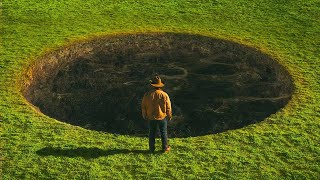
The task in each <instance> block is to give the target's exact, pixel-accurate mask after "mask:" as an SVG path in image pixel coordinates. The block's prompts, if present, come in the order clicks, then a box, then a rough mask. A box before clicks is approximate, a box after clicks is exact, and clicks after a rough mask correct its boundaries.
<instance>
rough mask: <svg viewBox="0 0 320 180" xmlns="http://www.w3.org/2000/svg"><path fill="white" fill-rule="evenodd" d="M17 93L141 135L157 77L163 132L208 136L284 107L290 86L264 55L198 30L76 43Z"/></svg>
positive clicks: (84, 121)
mask: <svg viewBox="0 0 320 180" xmlns="http://www.w3.org/2000/svg"><path fill="white" fill-rule="evenodd" d="M26 74H27V75H26V79H27V80H26V81H24V87H23V94H24V96H25V97H26V99H27V100H29V101H30V102H31V103H32V104H33V105H35V106H37V107H38V108H39V109H40V110H41V111H42V112H43V113H44V114H47V115H48V116H50V117H53V118H56V119H58V120H60V121H63V122H67V123H70V124H73V125H78V126H82V127H84V128H87V129H92V130H98V131H107V132H111V133H119V134H130V135H143V134H147V124H146V122H144V120H143V119H142V118H141V108H140V106H141V100H142V97H143V95H144V93H145V92H146V91H149V90H150V89H151V87H150V86H149V79H151V77H152V76H153V75H155V74H159V75H160V76H161V77H162V79H163V80H164V81H165V83H166V86H165V88H164V90H165V91H166V92H167V93H168V94H169V96H170V97H171V101H172V106H173V114H174V116H173V120H172V121H171V122H170V123H169V130H168V132H169V136H171V137H187V136H197V135H205V134H213V133H217V132H222V131H226V130H230V129H236V128H241V127H243V126H246V125H249V124H252V123H257V122H259V121H262V120H263V119H265V118H266V117H268V116H269V115H270V114H273V113H275V112H276V111H277V110H279V109H280V108H282V107H284V106H285V105H286V104H287V102H288V101H289V100H290V98H291V94H292V92H293V83H292V79H291V77H290V75H289V74H288V72H287V71H286V70H285V69H284V68H283V67H282V66H281V65H279V64H278V63H277V62H276V61H274V60H273V59H272V58H270V57H269V56H267V55H265V54H263V53H261V52H259V51H258V50H256V49H254V48H250V47H247V46H244V45H241V44H237V43H234V42H230V41H226V40H220V39H214V38H210V37H204V36H199V35H188V34H175V33H147V34H134V35H133V34H128V35H116V36H108V37H101V38H96V39H92V40H89V41H86V42H78V43H74V44H72V45H69V46H67V47H63V48H60V49H58V50H55V51H52V52H50V53H48V54H46V55H44V56H43V57H41V58H40V59H39V60H38V61H37V62H36V64H35V65H34V66H32V68H30V69H29V70H28V73H26Z"/></svg>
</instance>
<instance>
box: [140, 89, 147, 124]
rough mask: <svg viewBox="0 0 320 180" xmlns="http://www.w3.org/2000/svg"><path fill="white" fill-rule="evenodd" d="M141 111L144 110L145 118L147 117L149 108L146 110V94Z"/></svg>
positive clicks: (143, 115)
mask: <svg viewBox="0 0 320 180" xmlns="http://www.w3.org/2000/svg"><path fill="white" fill-rule="evenodd" d="M141 111H142V117H143V119H146V117H147V110H146V94H145V95H144V96H143V98H142V103H141Z"/></svg>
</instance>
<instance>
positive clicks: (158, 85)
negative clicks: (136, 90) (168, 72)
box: [150, 83, 164, 87]
mask: <svg viewBox="0 0 320 180" xmlns="http://www.w3.org/2000/svg"><path fill="white" fill-rule="evenodd" d="M150 85H151V86H153V87H163V86H164V84H163V83H160V84H151V83H150Z"/></svg>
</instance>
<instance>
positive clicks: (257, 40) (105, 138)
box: [0, 0, 320, 179]
mask: <svg viewBox="0 0 320 180" xmlns="http://www.w3.org/2000/svg"><path fill="white" fill-rule="evenodd" d="M0 13H1V18H0V25H1V26H0V28H1V41H0V43H1V49H0V118H1V119H0V120H1V126H0V128H1V158H0V163H1V166H2V171H1V173H2V177H3V179H72V178H76V179H102V178H105V179H110V178H114V179H115V178H116V179H124V178H125V179H130V178H131V179H149V178H158V179H166V178H167V179H178V178H179V179H181V178H189V179H190V178H194V179H195V178H213V179H225V178H231V179H247V178H250V179H257V178H259V179H261V178H262V179H279V178H283V179H284V178H290V179H293V178H296V179H319V174H320V166H319V162H320V159H319V157H320V147H319V139H320V138H319V134H320V132H319V131H320V121H319V119H320V109H319V108H320V106H319V99H320V85H319V78H318V77H319V75H320V74H319V72H320V69H319V68H320V67H319V59H320V51H319V49H320V48H319V44H320V38H319V34H320V27H319V26H320V22H319V21H320V18H319V17H320V1H318V0H311V1H302V0H294V1H265V0H255V1H247V0H238V1H227V0H219V1H217V0H215V1H205V0H204V1H191V0H190V1H151V0H150V1H138V2H137V1H129V0H127V1H112V2H110V1H99V0H90V1H86V2H84V1H81V0H70V1H67V2H65V1H48V2H47V1H36V0H32V1H30V0H28V1H27V0H21V1H9V0H4V1H3V2H2V4H1V9H0ZM155 31H163V32H180V33H181V32H184V33H193V34H201V35H205V36H211V37H217V38H222V39H228V40H231V41H235V42H239V43H243V44H246V45H249V46H251V47H255V48H257V49H260V50H261V51H263V52H264V53H266V54H269V55H270V56H272V57H273V58H274V59H276V60H277V61H278V62H279V63H281V64H282V65H284V66H285V67H286V69H288V71H289V72H290V74H291V75H292V77H293V80H294V84H295V87H296V89H295V92H294V94H293V97H292V100H291V101H290V102H289V104H288V105H287V106H286V107H285V108H284V109H282V110H280V111H279V112H277V113H276V114H273V115H271V116H269V117H268V118H266V119H265V120H264V121H262V122H260V123H257V124H254V125H250V126H248V127H245V128H242V129H237V130H231V131H227V132H224V133H218V134H214V135H205V136H198V137H188V138H171V139H170V144H171V145H172V152H171V153H169V154H160V153H157V154H154V155H151V154H147V153H146V151H145V150H146V149H147V139H146V138H143V137H131V136H127V135H115V134H111V133H103V132H97V131H90V130H86V129H83V128H81V127H77V126H72V125H69V124H65V123H62V122H59V121H57V120H54V119H52V118H49V117H47V116H45V115H43V114H41V113H37V111H36V109H35V108H33V107H32V106H31V105H29V104H28V103H27V101H26V100H25V99H24V98H23V96H22V94H21V93H20V87H22V86H23V85H21V84H20V83H21V82H22V81H20V79H21V78H20V77H22V74H24V72H25V71H24V70H25V67H27V66H28V65H29V64H31V63H32V62H33V61H34V60H35V59H36V58H37V57H39V56H40V55H42V54H44V53H45V52H49V51H51V50H54V49H57V48H59V47H60V46H62V45H65V44H68V43H70V42H73V41H75V40H77V39H87V38H90V37H92V36H97V35H107V34H115V33H120V32H126V33H134V32H155ZM23 82H25V81H23ZM158 145H160V144H159V143H158Z"/></svg>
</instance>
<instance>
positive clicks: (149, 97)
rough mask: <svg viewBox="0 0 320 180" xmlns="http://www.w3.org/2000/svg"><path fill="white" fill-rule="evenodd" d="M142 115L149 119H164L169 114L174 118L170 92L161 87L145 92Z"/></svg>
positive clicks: (169, 116)
mask: <svg viewBox="0 0 320 180" xmlns="http://www.w3.org/2000/svg"><path fill="white" fill-rule="evenodd" d="M141 109H142V117H143V119H147V120H162V119H164V118H165V117H166V116H168V118H169V120H171V118H172V110H171V102H170V98H169V96H168V94H167V93H166V92H164V91H162V90H161V89H158V90H153V91H150V92H147V93H145V94H144V96H143V99H142V103H141Z"/></svg>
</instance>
